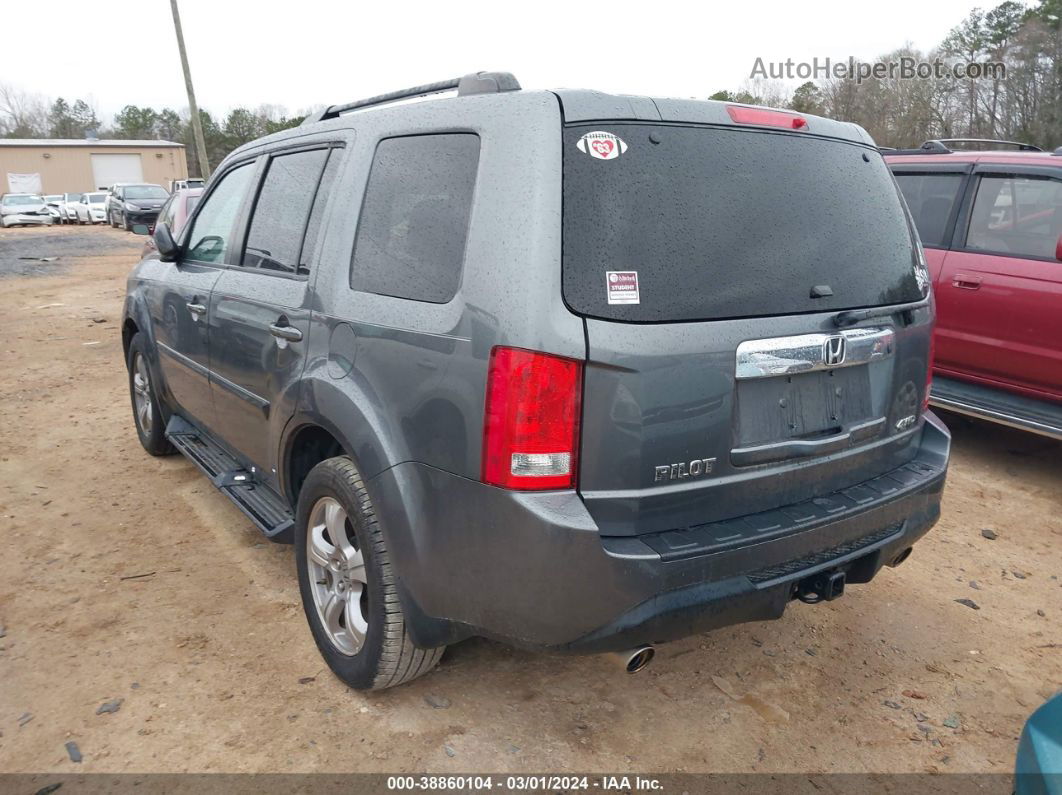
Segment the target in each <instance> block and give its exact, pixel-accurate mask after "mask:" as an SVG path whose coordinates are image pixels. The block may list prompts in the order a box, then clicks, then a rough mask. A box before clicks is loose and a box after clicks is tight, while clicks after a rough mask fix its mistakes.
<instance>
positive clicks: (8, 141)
mask: <svg viewBox="0 0 1062 795" xmlns="http://www.w3.org/2000/svg"><path fill="white" fill-rule="evenodd" d="M0 146H91V147H94V148H95V147H99V146H127V147H128V146H132V147H135V148H137V149H145V148H148V147H162V148H165V149H170V148H173V147H175V146H179V147H181V148H182V149H183V148H184V144H179V143H177V142H175V141H132V140H130V141H125V140H119V139H116V138H102V139H98V140H95V141H90V140H87V139H84V138H0Z"/></svg>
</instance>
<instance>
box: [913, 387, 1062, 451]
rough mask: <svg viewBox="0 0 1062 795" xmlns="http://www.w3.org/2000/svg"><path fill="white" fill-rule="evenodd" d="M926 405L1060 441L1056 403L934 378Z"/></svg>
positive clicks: (1060, 411)
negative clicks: (928, 403)
mask: <svg viewBox="0 0 1062 795" xmlns="http://www.w3.org/2000/svg"><path fill="white" fill-rule="evenodd" d="M929 402H930V403H932V404H933V405H934V406H939V407H940V408H942V409H948V410H950V411H955V412H958V413H959V414H968V415H970V416H971V417H978V418H980V419H983V420H989V421H991V422H998V423H1000V424H1002V425H1009V426H1010V427H1012V428H1019V429H1021V430H1023V431H1031V432H1032V433H1038V434H1040V435H1042V436H1049V437H1051V438H1053V439H1062V405H1058V404H1056V403H1048V402H1046V401H1043V400H1035V399H1033V398H1027V397H1024V396H1022V395H1015V394H1012V393H1010V392H1004V391H1003V390H1001V389H994V388H992V387H987V386H982V385H980V384H972V383H968V382H966V381H959V380H958V379H955V378H945V377H941V376H934V377H933V386H932V388H931V389H930V394H929Z"/></svg>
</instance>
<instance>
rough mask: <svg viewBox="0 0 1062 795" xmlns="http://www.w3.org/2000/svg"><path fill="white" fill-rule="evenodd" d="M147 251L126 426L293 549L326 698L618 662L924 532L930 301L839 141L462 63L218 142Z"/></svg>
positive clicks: (900, 556) (872, 155)
mask: <svg viewBox="0 0 1062 795" xmlns="http://www.w3.org/2000/svg"><path fill="white" fill-rule="evenodd" d="M447 90H456V96H453V97H449V98H435V99H434V100H431V101H421V102H406V103H404V104H395V103H396V101H398V100H403V99H408V98H412V97H420V96H427V95H429V94H437V93H441V92H443V91H447ZM140 231H145V230H144V229H141V230H140ZM154 236H155V243H156V246H157V249H158V251H157V252H153V253H152V254H150V255H148V256H147V257H146V258H145V259H144V260H143V261H142V262H140V264H139V265H137V267H136V269H135V270H134V271H133V273H132V275H131V276H130V278H129V283H128V292H127V297H126V302H125V312H124V319H123V342H124V347H125V351H126V354H127V358H126V361H127V363H128V370H129V384H130V392H131V396H132V403H133V409H134V415H135V420H136V428H137V432H138V434H139V436H140V440H141V442H142V443H143V445H144V447H145V449H146V450H147V451H148V452H149V453H151V454H153V455H163V454H166V453H170V452H172V451H174V450H177V451H180V452H181V453H183V454H184V455H186V456H187V457H188V458H189V459H191V461H192V462H193V463H195V464H196V465H197V466H198V467H199V468H200V469H201V470H202V471H203V472H204V473H205V474H206V475H207V476H208V477H209V478H210V479H211V481H212V482H213V484H214V485H215V486H216V487H217V488H218V489H219V490H220V491H221V492H222V493H223V494H225V495H226V496H228V497H229V498H230V499H232V500H233V502H235V504H236V505H237V506H239V507H240V508H241V509H242V510H243V511H244V513H246V514H247V516H248V517H249V518H250V519H251V520H252V521H253V522H254V523H255V524H256V525H257V526H258V527H259V528H260V529H261V530H262V532H264V533H265V534H266V535H267V536H269V537H270V538H272V539H274V540H278V541H288V542H294V544H295V551H296V561H297V567H298V577H299V586H300V590H301V594H302V600H303V603H304V607H305V611H306V617H307V619H308V621H309V625H310V629H311V631H312V633H313V637H314V640H315V641H316V643H317V646H318V648H319V649H320V651H321V654H322V655H323V656H324V658H325V659H326V660H327V662H328V664H329V666H331V668H332V670H333V671H334V672H335V673H336V674H337V675H338V676H339V677H340V678H342V679H343V680H344V681H345V682H347V683H349V684H350V685H352V686H353V687H356V688H365V689H368V688H384V687H389V686H392V685H397V684H400V683H402V682H405V681H408V680H410V679H413V678H414V677H417V676H419V675H421V674H423V673H425V672H426V671H428V670H430V669H431V668H432V666H434V665H435V664H436V662H437V661H438V660H439V657H440V656H441V654H442V652H443V649H444V648H445V647H446V645H447V644H450V643H456V642H458V641H460V640H462V639H465V638H468V637H470V636H475V635H479V636H486V637H490V638H497V639H501V640H504V641H506V642H509V643H512V644H515V645H519V646H522V647H528V648H536V649H543V650H551V651H557V652H599V651H619V652H623V653H624V654H625V657H624V660H625V662H626V665H627V667H628V670H632V671H633V670H637V669H638V668H640V667H642V666H643V665H645V664H646V663H647V662H648V660H649V658H650V657H651V656H652V653H653V652H652V649H653V644H655V643H658V642H662V641H667V640H671V639H675V638H679V637H682V636H685V635H689V634H691V633H698V632H704V631H706V630H708V629H711V628H715V627H720V626H723V625H727V624H733V623H737V622H742V621H758V620H765V619H771V618H778V617H780V616H781V615H782V612H783V611H784V609H785V607H786V605H787V604H788V603H789V602H790V601H792V600H794V599H799V600H801V601H804V602H808V603H813V602H819V601H825V600H830V599H834V598H836V597H838V596H840V595H841V594H842V593H843V591H844V588H845V585H846V583H847V584H851V583H865V582H868V581H869V580H871V579H872V578H873V577H874V576H875V575H876V574H877V572H878V571H879V570H880V569H881V568H882V567H883V566H895V565H897V564H899V563H900V562H902V561H903V560H904V559H905V558H906V557H907V555H908V554H909V553H910V551H911V547H912V545H913V544H914V542H915V541H916V540H917V539H918V538H920V537H921V536H922V535H923V534H924V533H925V532H926V531H927V530H928V529H929V528H930V527H931V526H932V525H933V524H934V522H935V521H936V520H937V518H938V516H939V512H940V496H941V491H942V489H943V486H944V478H945V472H946V469H947V463H948V452H949V444H950V439H949V435H948V432H947V430H946V429H945V427H944V426H943V425H942V424H941V423H940V421H939V420H937V419H936V418H935V417H934V416H933V415H932V414H931V413H929V412H927V410H926V396H927V392H928V378H929V372H930V370H929V361H930V358H931V336H932V330H933V306H932V303H931V296H930V292H929V290H930V288H929V280H928V278H927V276H926V272H925V265H924V260H923V257H922V253H921V246H920V245H919V242H918V239H917V235H916V233H915V232H914V231H913V226H912V223H911V220H910V217H909V215H908V213H907V210H906V207H905V205H904V204H903V201H902V199H901V197H900V195H899V193H898V191H897V189H896V185H895V183H894V182H893V179H892V177H891V176H890V174H889V170H888V169H887V168H886V166H885V163H884V162H883V160H882V157H881V155H880V154H879V153H878V151H877V149H876V148H875V146H874V143H873V141H872V140H871V139H870V137H869V136H868V135H867V133H866V132H865V131H863V130H862V129H861V128H859V127H857V126H855V125H852V124H847V123H841V122H837V121H831V120H829V119H824V118H818V117H814V116H808V115H800V114H796V113H792V112H789V111H775V110H768V109H764V108H756V107H748V106H742V105H735V104H728V103H723V102H702V101H692V100H676V99H651V98H647V97H634V96H612V95H607V94H602V93H598V92H593V91H523V90H520V86H519V84H518V83H517V82H516V80H515V79H514V78H513V77H512V75H509V74H507V73H478V74H474V75H469V76H466V77H464V78H461V79H460V80H453V81H446V82H442V83H436V84H432V85H427V86H420V87H418V88H415V89H409V90H407V91H396V92H394V93H392V94H387V95H383V96H380V97H374V98H372V99H368V100H361V101H358V102H352V103H349V104H346V105H341V106H333V107H330V108H328V109H326V110H324V111H322V112H320V113H318V114H316V115H315V116H313V117H311V118H308V119H307V120H306V122H305V123H304V124H303V125H302V126H301V127H299V128H297V129H293V130H288V131H285V132H281V133H278V134H275V135H271V136H269V137H267V138H263V139H261V140H259V141H255V142H253V143H250V144H247V145H246V146H243V147H241V148H239V149H237V150H236V151H235V152H233V153H232V154H231V155H230V156H229V157H228V158H227V159H226V160H225V162H224V163H223V164H222V165H221V166H220V167H219V169H218V170H217V172H216V173H215V174H214V175H213V176H212V177H211V179H210V182H209V185H208V187H207V189H206V192H205V194H204V196H203V199H202V201H201V202H200V203H199V205H198V207H197V208H196V211H195V214H194V215H193V216H192V218H191V219H190V220H189V221H188V222H187V223H186V224H185V225H184V227H183V228H182V230H181V231H180V233H179V235H178V236H177V237H176V239H175V237H174V235H173V233H172V232H171V230H170V229H169V228H168V227H167V226H166V224H165V223H160V224H158V226H157V228H156V229H155V231H154Z"/></svg>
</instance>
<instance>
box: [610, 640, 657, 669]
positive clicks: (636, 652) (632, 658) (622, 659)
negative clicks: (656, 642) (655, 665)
mask: <svg viewBox="0 0 1062 795" xmlns="http://www.w3.org/2000/svg"><path fill="white" fill-rule="evenodd" d="M614 656H615V657H616V658H617V659H618V660H619V663H620V665H622V666H623V670H625V671H626V672H627V673H629V674H636V673H638V672H639V671H642V670H644V669H645V668H646V667H647V666H648V665H649V663H651V662H652V661H653V657H655V656H656V649H655V648H654V647H652V646H637V647H635V648H633V649H630V650H628V651H621V652H617V653H616V654H615V655H614Z"/></svg>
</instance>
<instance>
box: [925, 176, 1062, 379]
mask: <svg viewBox="0 0 1062 795" xmlns="http://www.w3.org/2000/svg"><path fill="white" fill-rule="evenodd" d="M1058 173H1059V170H1057V169H1051V170H1036V169H1025V170H1022V169H1019V168H1018V167H1012V166H1004V167H1001V166H991V165H983V166H978V168H977V173H976V182H975V184H974V185H973V186H972V190H973V199H972V202H971V203H970V206H969V208H968V210H967V211H966V212H965V213H964V218H963V219H962V222H961V224H960V230H959V233H958V235H957V242H956V246H955V248H956V250H955V251H951V252H949V253H948V256H947V259H946V260H945V264H944V268H943V272H942V274H941V278H940V279H939V281H938V283H937V309H938V312H939V317H940V325H939V326H938V329H937V348H936V361H937V366H938V368H940V369H941V370H943V371H944V372H946V373H948V374H951V375H958V376H961V377H966V378H973V379H975V380H982V381H986V382H991V383H994V384H996V385H1003V386H1006V385H1010V386H1012V387H1014V388H1016V389H1017V390H1018V391H1024V392H1025V393H1027V394H1029V395H1030V396H1033V397H1041V398H1049V399H1054V400H1062V311H1060V310H1059V307H1060V306H1062V262H1059V261H1058V259H1057V246H1058V242H1059V237H1060V236H1062V178H1060V177H1057V176H1054V175H1055V174H1058Z"/></svg>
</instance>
